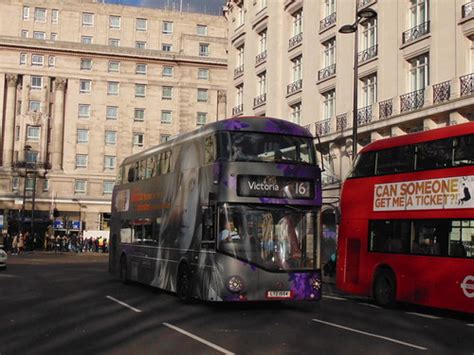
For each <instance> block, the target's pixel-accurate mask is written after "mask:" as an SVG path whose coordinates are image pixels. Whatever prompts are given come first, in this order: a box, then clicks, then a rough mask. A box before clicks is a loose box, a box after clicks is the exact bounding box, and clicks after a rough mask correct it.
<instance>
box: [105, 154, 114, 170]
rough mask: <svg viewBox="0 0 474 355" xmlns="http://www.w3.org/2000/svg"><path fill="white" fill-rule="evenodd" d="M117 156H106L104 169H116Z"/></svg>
mask: <svg viewBox="0 0 474 355" xmlns="http://www.w3.org/2000/svg"><path fill="white" fill-rule="evenodd" d="M115 160H116V158H115V156H113V155H106V156H104V168H105V169H115Z"/></svg>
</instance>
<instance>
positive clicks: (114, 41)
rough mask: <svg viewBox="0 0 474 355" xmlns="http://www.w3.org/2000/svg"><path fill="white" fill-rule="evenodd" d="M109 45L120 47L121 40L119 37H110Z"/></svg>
mask: <svg viewBox="0 0 474 355" xmlns="http://www.w3.org/2000/svg"><path fill="white" fill-rule="evenodd" d="M109 46H111V47H119V46H120V40H119V39H117V38H109Z"/></svg>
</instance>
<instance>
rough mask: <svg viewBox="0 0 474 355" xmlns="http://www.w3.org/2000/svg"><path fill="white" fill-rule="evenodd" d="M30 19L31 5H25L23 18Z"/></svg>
mask: <svg viewBox="0 0 474 355" xmlns="http://www.w3.org/2000/svg"><path fill="white" fill-rule="evenodd" d="M29 19H30V7H29V6H23V20H25V21H27V20H29Z"/></svg>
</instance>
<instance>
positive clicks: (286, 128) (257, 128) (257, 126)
mask: <svg viewBox="0 0 474 355" xmlns="http://www.w3.org/2000/svg"><path fill="white" fill-rule="evenodd" d="M217 131H240V132H264V133H274V134H285V135H291V136H300V137H307V138H313V136H312V135H311V133H310V132H309V131H308V130H307V129H306V128H304V127H302V126H299V125H297V124H296V123H293V122H290V121H286V120H283V119H279V118H274V117H258V116H242V117H234V118H229V119H225V120H221V121H216V122H212V123H209V124H206V125H205V126H202V127H200V128H198V129H195V130H194V131H191V132H188V133H183V134H180V135H178V136H176V137H175V138H173V139H171V140H169V141H168V142H165V143H161V144H159V145H157V146H154V147H151V148H149V149H146V150H144V151H142V152H140V153H137V154H134V155H132V156H129V157H127V158H125V159H124V160H123V162H122V164H121V165H124V164H127V163H130V162H133V161H135V160H137V158H139V157H142V156H146V155H148V154H150V153H151V154H153V153H155V152H158V151H162V150H166V149H168V148H169V147H172V146H173V145H175V144H179V143H182V142H186V141H188V140H190V139H193V138H196V137H199V136H202V135H206V134H209V133H211V132H217Z"/></svg>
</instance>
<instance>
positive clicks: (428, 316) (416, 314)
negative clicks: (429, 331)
mask: <svg viewBox="0 0 474 355" xmlns="http://www.w3.org/2000/svg"><path fill="white" fill-rule="evenodd" d="M405 313H406V314H412V315H414V316H418V317H423V318H429V319H443V318H441V317H437V316H432V315H429V314H423V313H416V312H405Z"/></svg>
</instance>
